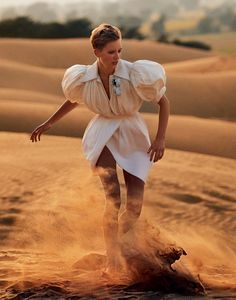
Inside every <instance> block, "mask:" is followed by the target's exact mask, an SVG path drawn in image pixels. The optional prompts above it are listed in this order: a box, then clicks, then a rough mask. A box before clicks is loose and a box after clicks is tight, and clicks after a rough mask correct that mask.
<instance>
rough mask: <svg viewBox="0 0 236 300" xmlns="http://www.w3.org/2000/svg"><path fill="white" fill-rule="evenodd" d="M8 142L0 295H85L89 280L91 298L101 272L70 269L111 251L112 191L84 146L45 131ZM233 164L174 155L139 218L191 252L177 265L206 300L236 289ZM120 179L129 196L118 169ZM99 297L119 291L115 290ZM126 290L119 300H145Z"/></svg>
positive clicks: (4, 143) (5, 136) (161, 166)
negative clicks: (107, 227) (108, 195)
mask: <svg viewBox="0 0 236 300" xmlns="http://www.w3.org/2000/svg"><path fill="white" fill-rule="evenodd" d="M0 146H1V151H2V153H3V154H4V155H2V156H1V157H0V161H1V169H0V173H1V175H2V176H1V178H2V180H1V184H0V185H1V197H0V204H1V215H0V222H1V230H0V237H1V249H0V259H1V267H0V272H1V274H2V275H3V277H2V278H0V283H1V286H0V292H1V293H2V295H6V297H8V298H6V299H10V296H11V297H13V296H15V297H16V296H17V295H18V294H20V293H23V294H21V296H23V295H24V296H26V295H29V294H30V295H31V296H38V297H40V296H41V297H42V298H43V297H44V296H45V295H46V294H49V295H50V296H51V297H60V296H61V297H63V296H65V295H70V296H72V295H77V296H78V295H79V294H78V291H79V289H80V287H81V280H82V279H84V281H82V284H83V285H82V287H83V289H84V292H86V288H88V289H89V292H90V293H91V292H92V288H94V282H96V280H97V279H98V278H99V276H100V275H99V272H98V271H97V270H96V266H94V267H93V268H92V270H90V271H89V272H87V273H85V274H84V273H82V274H81V273H80V272H81V271H79V270H74V269H73V268H72V265H73V264H74V263H75V262H76V261H78V259H79V258H80V257H82V256H83V255H85V254H86V253H90V252H91V251H92V252H96V253H104V243H103V234H102V214H103V208H104V194H103V190H102V186H101V183H100V181H99V179H98V178H97V177H96V176H92V173H91V171H90V169H89V166H88V163H87V162H86V161H85V159H84V158H83V156H82V153H81V141H80V140H79V139H78V138H76V139H74V138H65V137H55V136H46V135H45V136H44V138H43V140H42V141H41V142H40V143H37V144H33V143H31V142H30V141H29V136H28V135H27V134H19V133H9V132H1V133H0ZM235 167H236V166H235V160H232V159H226V158H220V157H215V156H210V155H203V154H197V153H190V152H184V151H177V150H171V149H166V153H165V156H164V158H163V159H162V160H161V161H159V162H158V163H157V164H155V165H154V166H153V168H152V170H151V173H150V176H149V179H148V182H147V185H146V193H145V202H144V208H143V212H142V216H141V220H140V222H141V221H142V220H143V221H145V220H146V219H148V220H149V222H151V224H153V226H154V227H153V228H159V229H160V230H161V232H162V233H163V234H164V233H165V234H168V236H169V237H171V239H173V240H174V241H175V242H176V243H177V244H178V245H181V246H182V247H183V248H184V249H185V250H186V252H187V254H188V255H187V256H186V257H184V258H183V259H182V261H181V262H178V263H176V264H174V267H176V266H177V267H178V266H181V264H182V265H183V266H184V268H185V269H186V270H189V271H190V272H191V273H192V274H198V275H199V276H200V278H201V280H202V282H203V283H204V285H205V287H206V288H207V291H208V297H206V299H212V297H213V296H218V297H222V298H227V297H228V299H230V297H231V296H233V295H234V293H235V290H236V286H235V278H236V273H235V267H236V265H235V261H236V257H235V249H236V240H235V234H234V233H235V230H236V227H235V226H236V223H235V209H236V207H235V192H236V190H235V185H234V182H235V179H236V178H235V173H232V170H233V169H235ZM119 178H120V181H121V186H122V195H123V197H124V196H125V193H124V190H123V187H124V180H123V177H122V176H121V172H120V170H119ZM123 201H124V198H123ZM88 208H89V209H88ZM32 216H33V218H32ZM138 228H139V227H138ZM140 228H141V227H140ZM152 230H154V229H152ZM144 233H145V232H142V231H140V235H141V234H144ZM86 274H87V275H86ZM83 276H84V277H83ZM79 282H80V284H79ZM85 283H86V284H85ZM35 286H37V287H35ZM7 287H8V290H7V291H6V288H7ZM27 291H28V292H27ZM87 292H88V291H87ZM93 292H94V293H95V295H97V296H100V298H102V297H103V299H104V298H106V297H108V295H110V297H111V295H112V291H110V293H111V294H109V290H108V289H107V288H104V289H100V290H97V291H93ZM113 292H115V291H113ZM123 292H124V291H123V290H122V287H120V289H118V288H117V289H116V293H121V294H119V295H120V298H122V295H126V297H127V295H129V296H130V297H134V296H135V295H136V296H137V291H135V290H134V289H133V290H131V291H128V290H126V294H123ZM27 293H28V294H27ZM106 293H108V294H106ZM135 293H136V294H135ZM146 293H147V292H146ZM87 295H88V294H87ZM116 295H117V294H116ZM139 295H143V296H145V295H146V294H145V293H143V294H142V293H140V292H139ZM149 295H150V294H149ZM158 295H159V294H158V293H155V292H153V297H157V296H158ZM45 297H46V296H45ZM172 297H173V294H172Z"/></svg>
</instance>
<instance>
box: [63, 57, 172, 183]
mask: <svg viewBox="0 0 236 300" xmlns="http://www.w3.org/2000/svg"><path fill="white" fill-rule="evenodd" d="M165 84H166V76H165V71H164V68H163V67H162V66H161V65H160V64H158V63H156V62H153V61H148V60H138V61H136V62H134V63H130V62H128V61H126V60H122V59H120V60H119V62H118V64H117V66H116V69H115V72H114V74H113V75H111V76H109V89H110V99H109V98H108V96H107V94H106V91H105V89H104V86H103V84H102V81H101V79H100V77H99V74H98V67H97V61H96V62H95V63H94V64H92V65H74V66H71V67H70V68H69V69H67V70H66V72H65V74H64V78H63V80H62V89H63V92H64V94H65V97H66V99H67V100H69V101H70V102H78V103H84V104H85V105H86V106H87V107H88V108H89V109H90V110H91V111H93V112H95V113H96V116H95V117H94V118H93V119H92V120H91V121H90V123H89V124H88V126H87V128H86V130H85V133H84V136H83V139H82V146H83V151H84V154H85V157H86V159H88V160H89V161H90V164H91V167H92V168H95V167H96V162H97V160H98V158H99V156H100V154H101V152H102V150H103V148H104V146H107V147H108V149H109V150H110V151H111V153H112V155H113V157H114V158H115V160H116V162H117V164H118V165H119V166H120V167H121V168H122V169H124V170H126V171H127V172H129V173H130V174H132V175H135V176H137V177H138V178H140V179H141V180H143V181H144V182H145V181H146V178H147V175H148V171H149V169H150V166H151V164H152V163H151V162H150V156H149V154H147V150H148V148H149V147H150V138H149V133H148V130H147V126H146V124H145V122H144V120H143V118H142V116H141V115H140V114H139V112H138V110H139V109H140V107H141V105H142V103H143V101H159V100H160V99H161V97H162V96H163V95H164V93H165V91H166V87H165Z"/></svg>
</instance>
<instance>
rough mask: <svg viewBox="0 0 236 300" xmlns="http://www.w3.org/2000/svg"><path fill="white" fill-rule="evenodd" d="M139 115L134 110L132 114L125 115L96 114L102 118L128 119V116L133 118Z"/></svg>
mask: <svg viewBox="0 0 236 300" xmlns="http://www.w3.org/2000/svg"><path fill="white" fill-rule="evenodd" d="M137 115H139V112H134V113H132V114H125V115H109V116H106V115H101V114H97V117H99V118H104V119H111V120H113V119H118V120H119V119H128V118H133V117H135V116H137Z"/></svg>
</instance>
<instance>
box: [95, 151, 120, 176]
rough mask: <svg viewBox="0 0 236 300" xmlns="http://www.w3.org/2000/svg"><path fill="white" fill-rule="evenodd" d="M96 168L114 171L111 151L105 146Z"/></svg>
mask: <svg viewBox="0 0 236 300" xmlns="http://www.w3.org/2000/svg"><path fill="white" fill-rule="evenodd" d="M96 167H98V168H103V169H114V170H116V161H115V159H114V157H113V155H112V153H111V151H110V150H109V149H108V148H107V146H105V147H104V148H103V150H102V152H101V154H100V156H99V158H98V160H97V163H96Z"/></svg>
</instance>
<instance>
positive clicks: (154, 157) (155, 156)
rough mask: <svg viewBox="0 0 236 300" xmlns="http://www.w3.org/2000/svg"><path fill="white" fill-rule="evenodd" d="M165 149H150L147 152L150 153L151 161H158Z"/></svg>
mask: <svg viewBox="0 0 236 300" xmlns="http://www.w3.org/2000/svg"><path fill="white" fill-rule="evenodd" d="M164 151H165V149H157V150H154V149H152V148H151V149H148V152H147V153H150V161H153V162H157V161H158V160H160V159H161V158H162V157H163V155H164Z"/></svg>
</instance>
